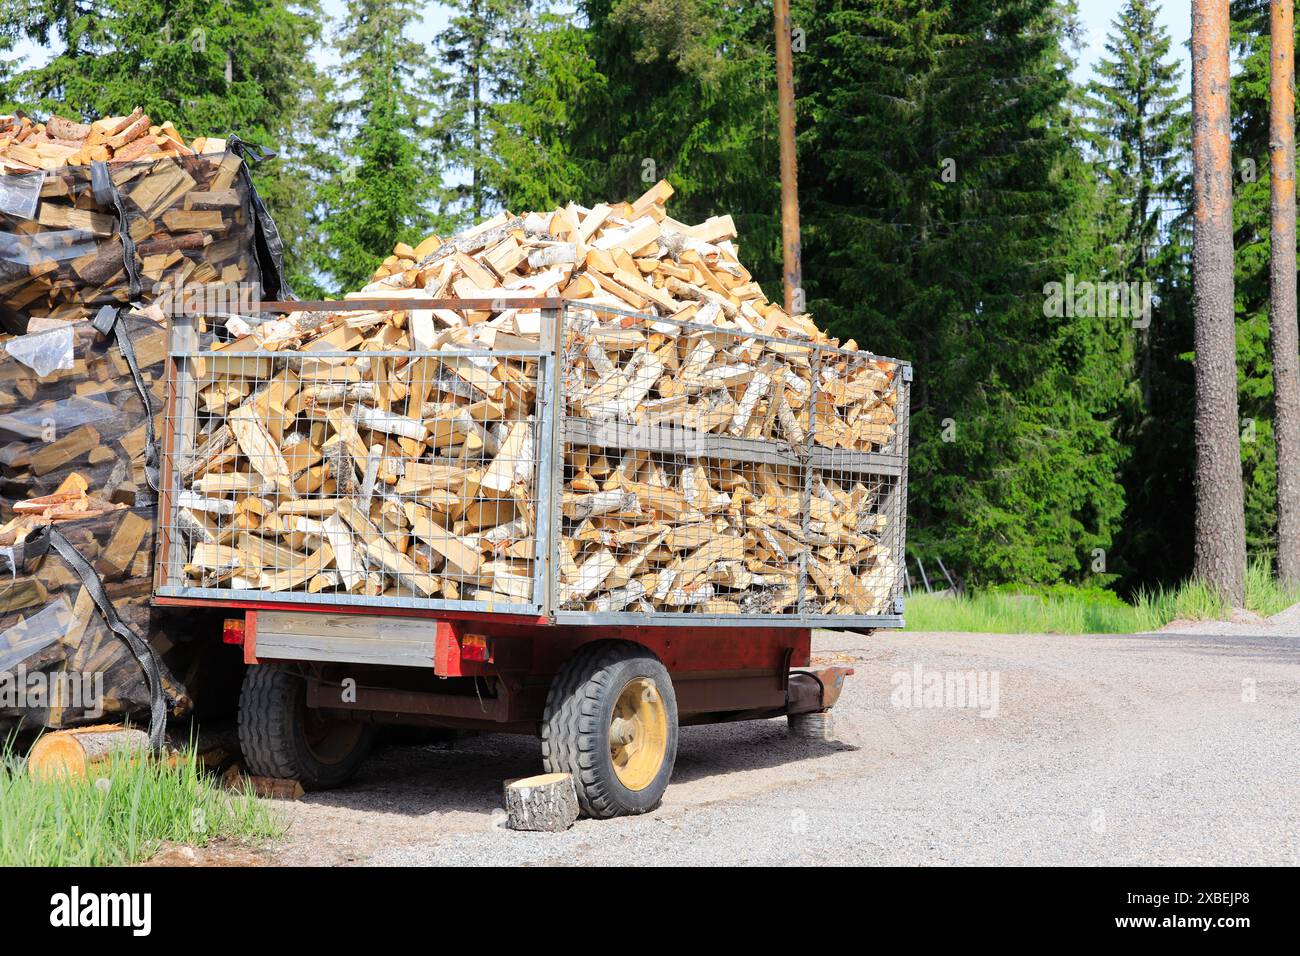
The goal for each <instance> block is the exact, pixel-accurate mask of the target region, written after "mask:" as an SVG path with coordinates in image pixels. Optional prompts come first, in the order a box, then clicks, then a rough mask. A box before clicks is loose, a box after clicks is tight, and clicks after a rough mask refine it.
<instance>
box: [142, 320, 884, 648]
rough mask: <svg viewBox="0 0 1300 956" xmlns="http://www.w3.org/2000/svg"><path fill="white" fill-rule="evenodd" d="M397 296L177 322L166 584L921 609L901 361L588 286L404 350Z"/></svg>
mask: <svg viewBox="0 0 1300 956" xmlns="http://www.w3.org/2000/svg"><path fill="white" fill-rule="evenodd" d="M335 311H338V310H337V309H335ZM387 315H390V313H384V312H370V311H366V310H360V309H359V310H358V311H357V312H356V314H355V315H349V317H348V319H347V322H346V323H345V324H344V325H343V326H340V328H341V329H344V330H346V329H349V328H353V329H360V330H362V331H365V332H367V334H368V336H369V337H368V338H366V339H365V341H366V343H367V344H368V346H369V347H367V348H362V349H359V350H358V348H357V347H356V342H355V341H345V340H346V339H347V336H346V335H340V336H335V337H334V338H333V339H332V340H328V339H326V340H317V341H323V342H324V346H323V347H319V348H318V347H316V346H315V344H313V346H311V347H309V348H308V349H306V350H301V351H294V352H284V351H253V350H249V349H245V350H243V351H241V350H240V349H241V347H242V343H243V342H244V341H245V340H240V341H239V342H234V343H220V342H216V341H212V340H211V336H208V337H207V340H206V341H205V340H204V337H202V336H199V335H198V334H197V333H196V331H195V330H194V329H193V328H190V329H189V330H188V331H186V330H185V329H184V328H183V327H181V328H179V334H174V335H173V343H172V365H173V372H172V376H171V381H170V384H169V403H168V410H167V422H166V425H167V427H166V439H165V451H164V479H165V482H164V483H165V487H164V492H163V502H164V508H163V512H162V514H163V518H162V521H163V526H162V527H161V528H160V532H161V533H160V534H159V541H160V548H161V549H162V552H163V553H162V557H161V559H160V561H159V562H158V566H159V577H158V591H159V593H162V594H169V595H176V596H189V597H205V596H206V597H227V598H229V597H245V598H250V599H251V598H257V599H272V600H277V601H281V600H283V601H298V602H312V603H319V604H322V605H346V604H372V605H381V604H387V605H394V604H395V605H397V606H407V607H428V608H455V609H464V610H481V611H493V610H495V611H505V612H519V613H525V612H526V613H539V614H550V615H553V616H554V618H555V619H556V620H557V621H570V622H591V623H599V622H608V623H638V622H640V623H644V622H645V621H646V620H647V618H651V617H652V618H653V619H654V620H655V622H656V623H682V624H688V623H696V624H700V623H729V622H739V621H754V622H760V623H767V624H773V623H776V624H780V623H788V624H796V625H798V624H810V623H820V622H825V623H831V624H834V623H838V624H854V623H856V624H860V625H866V626H871V625H875V626H889V625H891V624H892V625H897V624H900V623H901V617H900V615H901V595H902V587H903V565H902V560H901V556H902V554H903V546H904V540H903V535H904V524H905V512H906V502H905V499H906V461H907V455H906V449H907V438H908V436H907V409H908V387H909V385H908V382H909V380H910V374H909V373H910V368H909V367H908V366H906V365H905V364H903V363H899V362H897V361H894V360H892V359H883V358H879V357H877V356H874V355H870V354H867V353H863V352H858V351H853V350H844V349H837V348H830V347H827V346H821V345H815V344H813V343H811V342H808V341H799V340H792V339H781V338H775V337H771V336H763V335H758V334H754V333H752V332H748V331H746V330H744V329H742V328H725V327H724V328H720V327H718V326H716V325H710V324H706V323H688V322H678V321H673V320H668V319H659V318H655V317H653V316H646V315H643V314H638V313H632V312H625V311H620V310H617V309H608V308H601V307H595V306H592V305H588V304H578V303H566V304H564V305H563V306H562V307H560V308H558V309H546V310H545V311H544V313H543V317H542V321H541V329H542V331H541V334H540V335H539V336H537V339H538V341H537V344H536V348H522V347H521V348H516V349H513V350H511V349H505V348H499V347H497V348H491V349H488V348H478V347H468V346H466V345H464V344H463V343H462V344H456V343H455V342H450V341H440V342H439V343H438V346H437V348H424V349H416V350H395V349H388V348H384V347H383V343H384V341H385V340H384V337H383V336H382V334H376V333H374V332H373V331H371V330H372V329H373V328H374V325H375V323H376V322H381V323H382V322H383V321H387V319H386V318H385V316H387ZM513 344H516V345H518V344H520V343H519V342H518V341H516V342H514V343H513ZM523 344H526V345H531V342H526V343H523Z"/></svg>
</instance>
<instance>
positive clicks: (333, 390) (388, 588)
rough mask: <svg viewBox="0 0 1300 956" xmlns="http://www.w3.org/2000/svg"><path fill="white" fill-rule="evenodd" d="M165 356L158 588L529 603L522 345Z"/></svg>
mask: <svg viewBox="0 0 1300 956" xmlns="http://www.w3.org/2000/svg"><path fill="white" fill-rule="evenodd" d="M373 315H374V313H369V312H361V313H359V317H358V319H357V327H361V328H364V327H365V326H364V324H363V323H364V322H366V321H369V318H370V317H373ZM351 321H352V319H349V322H351ZM213 344H214V345H219V343H213ZM173 361H174V363H175V368H176V373H175V379H174V382H173V385H172V393H173V396H174V399H173V401H172V402H171V403H170V404H169V408H168V417H167V422H166V425H167V428H166V434H167V436H168V440H167V451H166V458H165V464H166V468H165V474H166V476H167V481H168V488H167V489H166V491H167V495H168V498H169V504H168V508H167V509H166V511H165V516H166V521H165V526H164V528H163V534H162V535H161V538H162V542H163V547H164V548H165V549H166V562H165V580H164V582H163V584H162V587H161V588H160V592H161V593H164V594H185V595H202V594H208V595H215V596H221V597H233V596H240V595H243V596H258V597H267V596H273V597H274V599H275V600H288V601H313V602H318V603H321V604H355V603H361V604H389V605H394V604H395V605H398V606H440V607H463V608H469V609H486V610H492V609H500V610H512V611H523V610H528V611H536V610H537V609H538V608H539V606H540V601H541V595H542V587H541V584H540V580H541V575H540V567H541V565H540V563H539V562H538V561H537V560H536V557H537V556H536V553H535V542H536V540H537V507H538V501H539V497H538V492H539V487H540V484H539V476H540V475H541V473H542V472H541V471H540V469H539V450H540V448H541V447H542V445H541V437H542V436H541V434H540V430H541V421H540V416H539V414H538V396H539V394H540V390H541V389H540V385H541V382H540V380H539V374H540V369H541V366H542V362H543V357H542V356H541V355H540V353H539V352H537V351H531V352H529V351H509V350H504V351H503V350H495V351H489V350H486V349H472V348H464V347H460V346H456V345H448V346H445V347H443V348H442V349H440V350H439V351H436V352H432V351H412V350H404V351H394V350H371V351H351V350H346V349H339V348H335V349H318V350H309V351H302V352H269V351H244V352H239V351H235V349H234V348H233V347H227V348H219V347H215V348H206V349H198V350H195V351H192V352H190V351H184V350H176V349H175V348H174V350H173Z"/></svg>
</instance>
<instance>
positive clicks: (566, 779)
mask: <svg viewBox="0 0 1300 956" xmlns="http://www.w3.org/2000/svg"><path fill="white" fill-rule="evenodd" d="M502 789H503V791H504V795H505V808H506V822H507V824H508V825H509V827H510V829H512V830H531V831H535V832H542V833H561V832H563V831H565V830H567V829H569V827H571V826H573V824H574V823H575V822H576V821H577V819H578V794H577V791H576V790H575V789H574V786H573V777H572V776H571V775H569V774H567V773H545V774H539V775H538V776H535V777H524V778H522V779H520V780H507V781H506V782H505V786H504V787H503V788H502Z"/></svg>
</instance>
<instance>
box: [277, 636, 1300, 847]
mask: <svg viewBox="0 0 1300 956" xmlns="http://www.w3.org/2000/svg"><path fill="white" fill-rule="evenodd" d="M1262 630H1265V631H1272V630H1273V629H1271V628H1264V629H1262ZM814 654H815V658H816V659H817V661H818V662H835V663H848V664H851V665H852V666H853V667H855V668H856V671H857V673H856V675H855V676H854V677H851V678H849V680H848V681H847V682H846V685H845V691H844V695H843V696H842V697H841V698H840V703H839V705H838V706H837V707H836V709H835V712H834V713H835V720H836V736H837V737H838V740H837V741H836V742H833V743H820V742H809V741H802V740H793V739H789V738H787V737H786V734H785V722H784V721H783V720H772V721H759V722H749V723H741V724H727V725H721V726H713V727H688V728H684V729H683V730H682V734H681V746H680V753H679V756H678V761H677V769H676V773H675V775H674V778H673V785H672V786H671V787H670V788H669V790H668V795H667V797H666V798H665V800H664V803H663V805H662V807H661V808H660V809H659V810H658V811H656V812H655V813H653V814H650V815H648V816H643V817H633V818H624V819H619V820H612V821H591V820H579V821H578V823H577V824H576V825H575V826H574V827H573V828H572V829H571V830H569V831H568V832H566V833H563V834H531V833H516V832H513V831H511V830H508V829H506V828H505V827H504V826H503V825H502V822H503V819H504V814H503V813H502V811H501V810H500V786H501V781H502V780H504V779H506V778H509V777H519V776H524V775H527V774H530V773H536V772H538V771H539V770H540V759H539V757H538V751H537V742H536V741H535V740H532V739H529V738H522V737H510V736H503V735H482V736H477V737H469V738H466V739H462V740H459V741H457V742H456V743H455V744H453V745H444V746H425V747H387V748H385V749H384V750H382V751H380V752H378V753H377V754H376V755H375V756H374V757H373V758H372V759H371V760H370V761H369V762H368V763H367V765H366V767H365V768H364V769H363V772H362V773H361V775H360V776H359V777H358V779H357V780H356V782H355V783H354V784H353V785H352V786H350V787H349V788H348V789H346V790H342V791H336V792H333V793H325V794H315V795H310V796H308V797H307V798H306V799H305V800H303V801H300V802H298V803H295V804H288V805H285V804H281V805H280V806H283V807H284V808H285V809H286V811H287V813H288V814H289V824H290V826H289V831H288V833H287V835H286V838H285V840H284V841H283V842H282V843H281V844H280V845H279V846H278V847H277V848H276V849H274V850H272V851H270V852H269V854H268V855H267V856H266V857H265V858H264V861H265V862H268V863H272V864H298V863H310V864H325V865H347V864H389V865H457V864H507V865H509V864H531V865H547V864H559V865H581V864H612V865H657V864H742V865H743V864H817V863H836V864H873V863H879V864H901V865H916V864H937V865H945V864H1103V863H1113V864H1175V863H1177V864H1289V865H1293V866H1294V865H1296V864H1298V863H1300V848H1298V845H1297V843H1298V840H1300V836H1298V834H1300V799H1297V798H1298V797H1300V774H1298V773H1297V771H1298V770H1300V766H1298V764H1300V636H1279V635H1277V634H1276V633H1275V632H1274V633H1267V634H1260V635H1256V636H1251V635H1249V634H1232V635H1213V634H1210V635H1206V634H1195V635H1187V634H1169V633H1164V634H1159V635H1136V636H1084V637H1062V636H1044V635H1000V634H922V633H904V634H899V633H878V634H875V635H872V636H870V637H863V636H859V635H855V634H845V633H836V632H829V631H824V632H818V634H817V636H816V638H815V640H814ZM945 675H947V676H949V677H951V678H952V680H950V681H949V682H948V683H949V685H950V689H951V691H953V692H952V693H948V694H945V693H943V692H942V691H941V690H937V689H936V688H938V687H941V686H942V685H943V678H944V676H945ZM958 676H962V677H963V678H965V679H967V680H969V681H970V683H969V684H968V685H965V686H969V687H971V688H972V689H973V690H974V691H975V693H973V694H972V695H970V696H971V697H972V699H970V700H967V701H965V702H964V703H966V704H967V706H960V704H961V703H963V702H962V701H959V700H958V699H957V698H956V694H955V690H956V687H957V681H956V677H958ZM913 691H914V693H913ZM980 691H982V693H981V692H980ZM972 704H973V705H974V706H969V705H972Z"/></svg>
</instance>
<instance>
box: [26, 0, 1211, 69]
mask: <svg viewBox="0 0 1300 956" xmlns="http://www.w3.org/2000/svg"><path fill="white" fill-rule="evenodd" d="M1078 2H1079V19H1080V20H1081V21H1082V24H1083V31H1084V37H1083V44H1084V46H1083V49H1081V50H1078V51H1077V52H1076V54H1075V55H1076V57H1077V59H1078V63H1077V65H1076V67H1075V71H1074V76H1075V79H1076V80H1078V81H1079V82H1086V81H1087V80H1088V79H1089V78H1090V77H1091V76H1092V67H1093V64H1094V63H1095V62H1096V61H1097V60H1098V59H1100V58H1101V57H1102V56H1104V55H1105V52H1106V33H1107V31H1108V30H1109V29H1110V23H1111V21H1112V20H1114V19H1115V16H1116V15H1117V14H1118V13H1119V9H1120V7H1121V6H1122V4H1123V0H1078ZM321 5H322V7H323V8H324V10H325V13H326V14H327V15H328V16H329V17H331V18H338V17H340V16H342V14H343V12H344V10H345V8H346V6H347V4H346V0H322V4H321ZM1191 16H1192V14H1191V3H1189V2H1188V0H1166V3H1165V4H1164V7H1163V9H1162V10H1161V12H1160V21H1161V23H1163V24H1164V25H1165V28H1166V29H1167V30H1168V31H1169V35H1170V37H1171V39H1172V40H1173V45H1174V49H1175V50H1177V51H1179V55H1180V59H1181V60H1182V61H1183V87H1184V92H1189V91H1190V90H1191V68H1190V65H1191V57H1190V53H1189V52H1188V49H1187V43H1188V40H1189V38H1190V37H1191V32H1192V25H1191ZM446 23H447V9H446V7H444V6H443V5H442V4H441V3H429V4H427V5H426V12H425V16H424V20H423V21H422V22H421V24H420V27H419V28H418V29H417V30H416V31H414V34H413V36H412V39H415V40H419V41H421V42H424V43H431V42H432V41H433V38H434V36H436V35H437V33H438V32H439V31H440V30H442V29H443V28H444V27H445V26H446ZM15 52H16V53H18V54H19V55H20V56H24V57H28V58H29V59H28V61H27V63H26V64H25V65H27V66H35V65H39V64H40V63H42V62H44V60H45V51H44V50H43V49H42V48H40V47H38V46H36V45H35V44H31V43H27V42H23V43H20V44H19V45H18V47H17V49H16V50H15ZM315 59H316V61H317V62H318V63H320V64H321V65H322V66H328V65H329V59H330V51H329V49H328V47H323V48H322V49H320V50H318V51H317V52H316V53H315Z"/></svg>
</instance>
